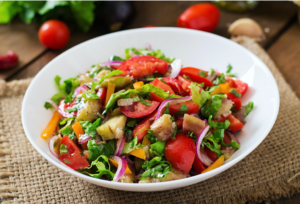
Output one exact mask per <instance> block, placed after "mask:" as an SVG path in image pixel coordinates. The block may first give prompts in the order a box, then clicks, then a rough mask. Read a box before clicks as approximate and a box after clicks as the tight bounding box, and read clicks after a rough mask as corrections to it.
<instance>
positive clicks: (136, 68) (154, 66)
mask: <svg viewBox="0 0 300 204" xmlns="http://www.w3.org/2000/svg"><path fill="white" fill-rule="evenodd" d="M119 70H122V71H124V72H125V74H129V75H130V76H132V77H133V78H135V79H137V78H143V77H146V76H150V75H152V74H153V73H159V74H162V75H163V74H165V73H167V72H168V62H166V61H164V60H161V59H158V58H156V57H152V56H137V57H132V58H130V59H128V60H126V61H124V62H122V64H120V66H119Z"/></svg>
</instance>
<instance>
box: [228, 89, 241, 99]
mask: <svg viewBox="0 0 300 204" xmlns="http://www.w3.org/2000/svg"><path fill="white" fill-rule="evenodd" d="M229 92H230V93H232V94H233V95H235V96H236V97H238V98H241V96H242V95H241V94H240V93H239V92H237V91H236V90H235V89H231V90H230V91H229Z"/></svg>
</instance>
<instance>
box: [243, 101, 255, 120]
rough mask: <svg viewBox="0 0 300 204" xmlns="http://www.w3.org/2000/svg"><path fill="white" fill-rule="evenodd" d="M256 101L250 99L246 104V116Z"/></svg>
mask: <svg viewBox="0 0 300 204" xmlns="http://www.w3.org/2000/svg"><path fill="white" fill-rule="evenodd" d="M253 106H254V103H253V102H252V101H249V103H248V104H247V105H246V106H245V113H244V116H245V117H246V116H247V115H248V114H249V113H250V112H251V111H252V109H253Z"/></svg>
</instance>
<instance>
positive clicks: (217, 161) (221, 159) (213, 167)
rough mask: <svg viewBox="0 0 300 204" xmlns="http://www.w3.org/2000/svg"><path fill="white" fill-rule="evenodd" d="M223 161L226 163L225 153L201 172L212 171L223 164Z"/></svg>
mask: <svg viewBox="0 0 300 204" xmlns="http://www.w3.org/2000/svg"><path fill="white" fill-rule="evenodd" d="M223 163H224V155H222V156H220V157H219V159H217V160H216V161H215V162H214V163H212V165H210V166H209V167H207V169H205V170H204V171H202V172H201V174H203V173H206V172H208V171H211V170H213V169H216V168H218V167H220V166H222V164H223Z"/></svg>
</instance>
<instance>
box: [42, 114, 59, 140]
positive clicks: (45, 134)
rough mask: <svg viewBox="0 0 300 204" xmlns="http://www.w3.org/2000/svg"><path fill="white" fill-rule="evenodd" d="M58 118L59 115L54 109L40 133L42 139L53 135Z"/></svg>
mask: <svg viewBox="0 0 300 204" xmlns="http://www.w3.org/2000/svg"><path fill="white" fill-rule="evenodd" d="M59 120H60V115H59V113H58V111H55V112H54V113H53V116H52V118H51V120H50V121H49V123H48V125H47V126H46V128H45V129H44V130H43V132H42V133H41V137H42V138H43V139H44V140H46V139H48V138H50V137H51V136H52V135H53V133H54V131H55V128H56V126H57V124H58V122H59Z"/></svg>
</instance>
